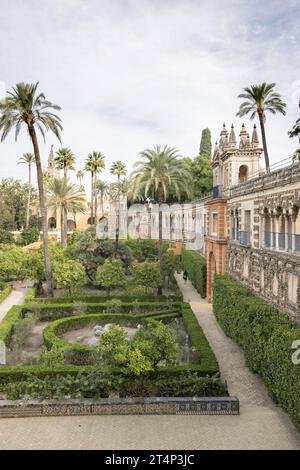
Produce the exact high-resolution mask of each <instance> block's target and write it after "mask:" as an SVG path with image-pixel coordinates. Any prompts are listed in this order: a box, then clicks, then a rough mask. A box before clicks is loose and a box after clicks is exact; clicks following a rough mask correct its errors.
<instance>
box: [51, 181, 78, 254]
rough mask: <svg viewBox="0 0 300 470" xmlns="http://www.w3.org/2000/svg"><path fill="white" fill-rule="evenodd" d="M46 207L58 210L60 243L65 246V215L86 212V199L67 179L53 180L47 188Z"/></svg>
mask: <svg viewBox="0 0 300 470" xmlns="http://www.w3.org/2000/svg"><path fill="white" fill-rule="evenodd" d="M47 204H48V207H50V208H52V209H55V210H56V209H59V210H60V221H61V243H62V246H63V247H65V246H66V245H67V232H66V231H65V226H66V223H65V220H64V219H65V214H66V213H68V212H73V213H76V212H84V211H85V210H86V198H85V193H83V192H82V191H81V190H80V188H78V186H77V185H76V184H74V183H71V182H70V181H69V180H68V178H67V179H65V178H55V179H53V180H52V181H51V182H50V184H49V187H48V200H47Z"/></svg>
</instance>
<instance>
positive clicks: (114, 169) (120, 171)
mask: <svg viewBox="0 0 300 470" xmlns="http://www.w3.org/2000/svg"><path fill="white" fill-rule="evenodd" d="M110 173H111V175H117V177H118V184H117V188H118V189H117V192H118V209H117V211H116V222H117V223H116V252H117V251H118V245H119V233H120V209H121V176H125V175H126V173H127V170H126V165H125V163H123V162H121V160H117V161H116V162H114V163H113V164H112V166H111V168H110Z"/></svg>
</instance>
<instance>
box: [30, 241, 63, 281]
mask: <svg viewBox="0 0 300 470" xmlns="http://www.w3.org/2000/svg"><path fill="white" fill-rule="evenodd" d="M49 255H50V261H51V264H56V265H58V266H59V265H60V264H63V263H64V262H65V261H66V259H68V256H67V254H66V250H65V249H63V247H62V246H61V244H60V243H54V242H50V243H49ZM28 264H29V269H30V271H31V273H32V278H33V279H36V280H37V281H39V283H40V284H42V282H44V281H45V279H46V276H45V263H44V251H43V247H41V248H40V249H39V250H37V251H36V252H35V253H32V254H31V255H30V257H29V260H28Z"/></svg>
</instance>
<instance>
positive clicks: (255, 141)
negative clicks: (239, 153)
mask: <svg viewBox="0 0 300 470" xmlns="http://www.w3.org/2000/svg"><path fill="white" fill-rule="evenodd" d="M251 146H252V147H253V148H257V147H258V146H259V138H258V135H257V130H256V124H254V126H253V132H252V138H251Z"/></svg>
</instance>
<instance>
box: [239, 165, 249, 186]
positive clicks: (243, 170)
mask: <svg viewBox="0 0 300 470" xmlns="http://www.w3.org/2000/svg"><path fill="white" fill-rule="evenodd" d="M247 179H248V167H247V165H241V166H240V169H239V183H245V181H247Z"/></svg>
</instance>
